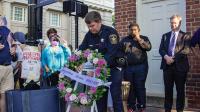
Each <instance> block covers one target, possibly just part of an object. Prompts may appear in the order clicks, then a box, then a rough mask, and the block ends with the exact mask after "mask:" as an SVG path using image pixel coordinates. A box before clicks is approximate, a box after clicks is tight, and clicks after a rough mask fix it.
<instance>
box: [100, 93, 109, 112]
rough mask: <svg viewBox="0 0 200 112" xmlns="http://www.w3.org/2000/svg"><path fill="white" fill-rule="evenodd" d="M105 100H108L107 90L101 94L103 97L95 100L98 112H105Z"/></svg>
mask: <svg viewBox="0 0 200 112" xmlns="http://www.w3.org/2000/svg"><path fill="white" fill-rule="evenodd" d="M107 99H108V89H107V91H106V92H105V93H104V94H103V97H102V98H100V99H99V100H97V109H98V112H107Z"/></svg>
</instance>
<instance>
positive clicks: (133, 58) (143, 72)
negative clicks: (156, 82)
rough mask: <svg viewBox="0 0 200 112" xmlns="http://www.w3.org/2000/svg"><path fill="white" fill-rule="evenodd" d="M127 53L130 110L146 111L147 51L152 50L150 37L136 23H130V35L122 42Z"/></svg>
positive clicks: (133, 111) (126, 71) (129, 111)
mask: <svg viewBox="0 0 200 112" xmlns="http://www.w3.org/2000/svg"><path fill="white" fill-rule="evenodd" d="M120 43H121V44H122V45H123V47H124V51H125V53H126V57H127V60H128V66H127V67H126V69H125V74H124V76H125V78H126V79H127V80H128V81H130V82H131V86H130V91H129V96H128V102H127V104H128V112H135V110H136V109H137V108H138V110H139V112H144V111H145V105H146V91H145V81H146V77H147V73H148V62H147V53H146V51H149V50H151V43H150V41H149V39H148V37H146V36H143V35H140V27H139V25H138V24H136V23H131V24H130V25H129V35H128V36H126V37H125V38H123V39H122V41H121V42H120Z"/></svg>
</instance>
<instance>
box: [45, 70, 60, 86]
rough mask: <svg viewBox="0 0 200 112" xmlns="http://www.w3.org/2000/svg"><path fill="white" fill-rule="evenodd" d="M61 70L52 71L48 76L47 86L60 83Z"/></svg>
mask: <svg viewBox="0 0 200 112" xmlns="http://www.w3.org/2000/svg"><path fill="white" fill-rule="evenodd" d="M59 73H60V72H59V71H57V72H54V73H52V74H51V75H50V76H48V77H47V78H46V80H47V86H49V87H55V86H57V85H58V80H59Z"/></svg>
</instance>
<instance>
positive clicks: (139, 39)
mask: <svg viewBox="0 0 200 112" xmlns="http://www.w3.org/2000/svg"><path fill="white" fill-rule="evenodd" d="M134 35H135V39H136V40H137V41H141V38H140V33H139V32H137V33H135V34H134Z"/></svg>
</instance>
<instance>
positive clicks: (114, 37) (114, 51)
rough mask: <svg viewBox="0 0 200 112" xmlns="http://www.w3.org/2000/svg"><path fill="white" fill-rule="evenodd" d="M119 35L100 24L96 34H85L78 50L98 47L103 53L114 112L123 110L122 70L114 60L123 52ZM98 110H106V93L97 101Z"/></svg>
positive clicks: (101, 111)
mask: <svg viewBox="0 0 200 112" xmlns="http://www.w3.org/2000/svg"><path fill="white" fill-rule="evenodd" d="M118 42H119V36H118V33H117V31H116V30H115V29H113V28H112V27H108V26H105V25H102V26H101V29H100V31H99V33H98V34H92V33H91V32H90V31H89V32H88V33H87V34H86V35H85V38H84V40H83V42H82V44H81V45H80V46H79V50H85V49H91V50H95V49H98V51H99V52H101V53H102V54H103V55H104V58H105V60H106V61H107V63H108V65H109V67H110V68H111V77H110V79H109V80H110V81H111V82H112V84H111V86H110V91H111V96H112V99H113V106H114V111H115V112H123V111H124V110H123V104H122V92H121V82H122V72H121V70H120V67H122V66H123V65H119V64H118V63H117V62H118V61H116V60H117V59H119V58H120V57H123V52H121V51H120V50H119V49H118V47H119V44H118ZM97 107H98V112H107V93H106V94H105V95H104V97H103V98H101V99H100V100H99V101H97Z"/></svg>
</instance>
